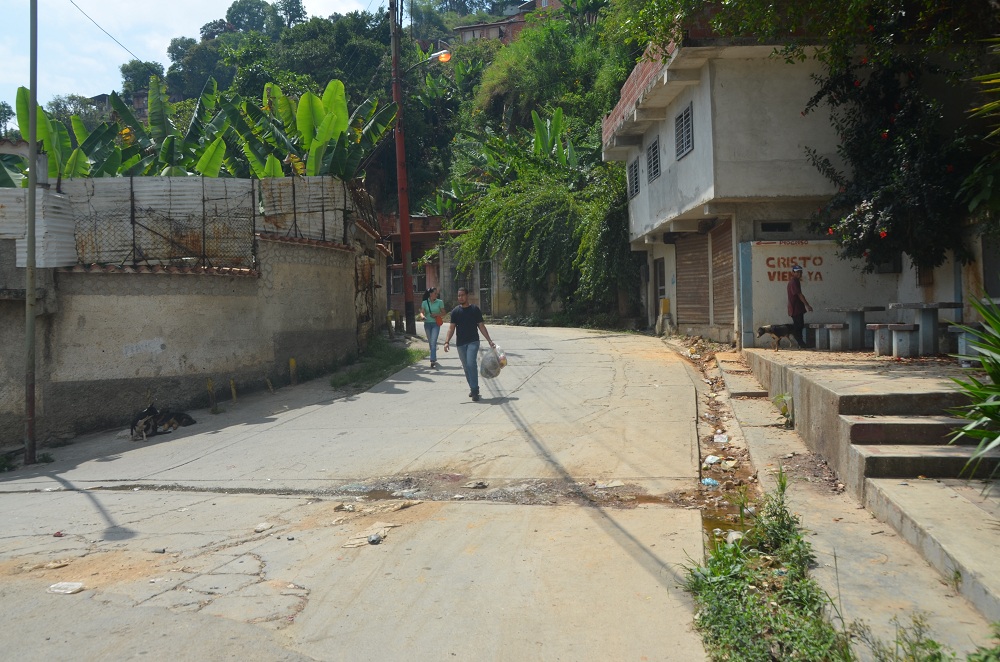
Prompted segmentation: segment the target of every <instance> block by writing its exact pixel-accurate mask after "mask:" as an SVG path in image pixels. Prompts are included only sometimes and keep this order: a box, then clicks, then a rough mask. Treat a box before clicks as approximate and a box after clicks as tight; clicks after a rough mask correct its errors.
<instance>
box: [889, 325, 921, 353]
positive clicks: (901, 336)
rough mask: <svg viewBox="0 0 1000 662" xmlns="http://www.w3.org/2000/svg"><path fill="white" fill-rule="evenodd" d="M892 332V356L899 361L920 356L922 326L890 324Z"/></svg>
mask: <svg viewBox="0 0 1000 662" xmlns="http://www.w3.org/2000/svg"><path fill="white" fill-rule="evenodd" d="M888 326H889V331H890V332H892V355H893V356H894V357H896V358H897V359H905V358H910V357H913V356H920V325H919V324H889V325H888Z"/></svg>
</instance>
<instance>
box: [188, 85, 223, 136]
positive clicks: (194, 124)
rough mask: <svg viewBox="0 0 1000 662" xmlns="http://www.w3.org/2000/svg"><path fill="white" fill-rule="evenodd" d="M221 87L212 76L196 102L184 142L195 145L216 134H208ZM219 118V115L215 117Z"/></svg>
mask: <svg viewBox="0 0 1000 662" xmlns="http://www.w3.org/2000/svg"><path fill="white" fill-rule="evenodd" d="M218 89H219V86H218V84H217V83H216V82H215V79H214V78H212V77H211V76H209V77H208V80H207V81H205V87H203V88H202V90H201V95H200V96H199V97H198V101H196V102H195V105H194V112H192V113H191V121H190V122H189V123H188V128H187V132H186V133H185V134H184V142H185V143H188V144H195V143H198V142H199V141H201V140H202V139H203V138H209V139H210V138H211V137H212V136H214V135H215V134H209V133H208V127H209V125H210V122H212V121H213V119H214V118H213V114H214V113H215V106H216V103H217V101H218V97H217V93H218ZM215 117H218V115H215Z"/></svg>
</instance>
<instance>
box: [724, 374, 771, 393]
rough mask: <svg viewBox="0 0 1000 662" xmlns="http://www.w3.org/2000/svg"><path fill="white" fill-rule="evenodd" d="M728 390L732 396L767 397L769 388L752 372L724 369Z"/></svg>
mask: <svg viewBox="0 0 1000 662" xmlns="http://www.w3.org/2000/svg"><path fill="white" fill-rule="evenodd" d="M722 378H723V379H724V380H725V381H726V390H727V391H729V396H730V397H732V398H766V397H767V389H765V388H764V387H763V386H761V385H760V382H758V381H757V379H756V378H755V377H754V376H753V375H752V374H750V373H748V372H747V373H741V372H726V371H725V370H723V371H722Z"/></svg>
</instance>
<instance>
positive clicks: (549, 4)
mask: <svg viewBox="0 0 1000 662" xmlns="http://www.w3.org/2000/svg"><path fill="white" fill-rule="evenodd" d="M560 7H562V3H561V2H560V1H559V0H528V2H522V3H521V4H519V5H514V6H511V7H509V8H508V9H506V10H505V11H504V14H505V15H506V18H502V19H500V20H499V21H493V22H491V23H476V24H473V25H461V26H459V27H457V28H455V34H456V38H457V40H458V42H459V43H462V44H464V43H468V42H470V41H475V40H477V39H499V40H500V41H501V42H503V43H504V44H509V43H510V42H512V41H514V40H515V39H517V36H518V35H519V34H520V33H521V30H523V29H524V26H525V22H526V20H527V16H528V14H530V13H532V12H536V11H550V10H553V9H559V8H560Z"/></svg>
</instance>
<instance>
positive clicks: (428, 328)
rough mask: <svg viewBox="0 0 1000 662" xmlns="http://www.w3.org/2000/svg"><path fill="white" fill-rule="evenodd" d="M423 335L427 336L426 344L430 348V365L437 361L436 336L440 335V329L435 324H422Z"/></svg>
mask: <svg viewBox="0 0 1000 662" xmlns="http://www.w3.org/2000/svg"><path fill="white" fill-rule="evenodd" d="M424 333H425V334H427V343H428V344H429V345H430V346H431V363H435V362H436V361H437V360H438V336H439V335H441V327H440V326H438V325H437V322H431V323H429V324H428V323H427V322H424Z"/></svg>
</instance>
